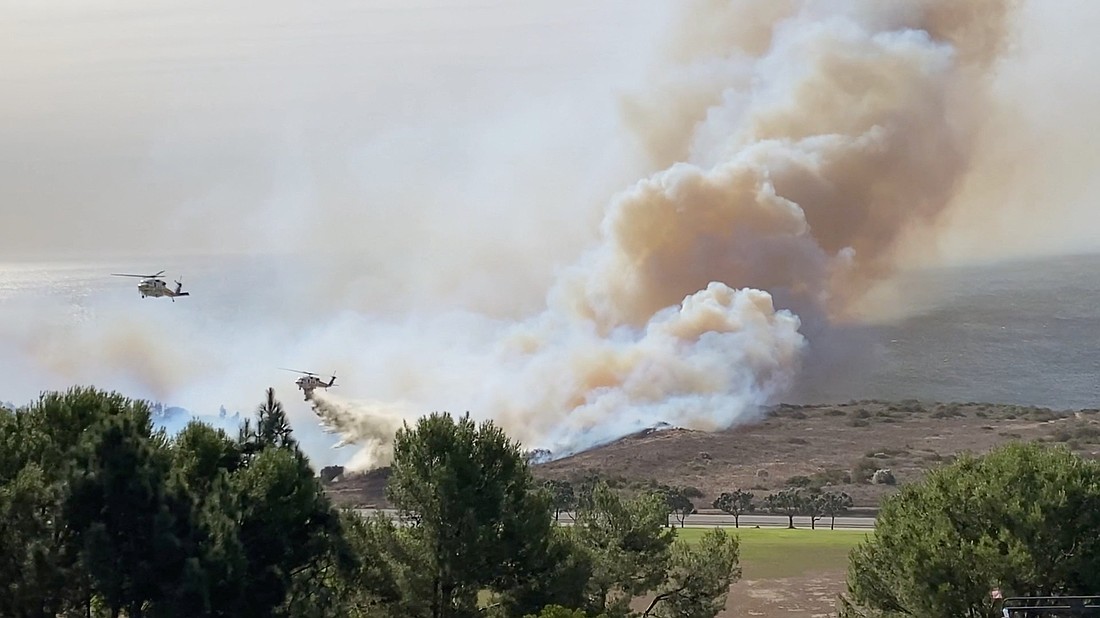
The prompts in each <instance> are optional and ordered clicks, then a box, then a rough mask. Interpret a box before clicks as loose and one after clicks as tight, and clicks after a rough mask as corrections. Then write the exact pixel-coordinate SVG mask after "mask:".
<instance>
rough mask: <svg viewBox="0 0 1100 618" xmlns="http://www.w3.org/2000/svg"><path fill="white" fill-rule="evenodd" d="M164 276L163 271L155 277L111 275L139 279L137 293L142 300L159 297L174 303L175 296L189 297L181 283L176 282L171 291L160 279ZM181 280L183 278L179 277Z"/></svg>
mask: <svg viewBox="0 0 1100 618" xmlns="http://www.w3.org/2000/svg"><path fill="white" fill-rule="evenodd" d="M163 274H164V271H163V270H162V271H160V272H159V273H157V274H155V275H129V274H123V273H111V275H112V276H114V277H140V278H141V282H140V283H138V292H140V293H141V297H142V298H146V297H149V296H151V297H153V298H159V297H161V296H167V297H168V298H171V299H172V302H176V297H177V296H190V295H191V293H190V292H184V291H183V283H181V282H179V281H176V289H175V290H174V291H173V290H172V289H171V288H169V287H168V284H166V283H165V282H164V280H162V279H161V278H160V276H161V275H163ZM180 278H181V279H182V278H183V277H180Z"/></svg>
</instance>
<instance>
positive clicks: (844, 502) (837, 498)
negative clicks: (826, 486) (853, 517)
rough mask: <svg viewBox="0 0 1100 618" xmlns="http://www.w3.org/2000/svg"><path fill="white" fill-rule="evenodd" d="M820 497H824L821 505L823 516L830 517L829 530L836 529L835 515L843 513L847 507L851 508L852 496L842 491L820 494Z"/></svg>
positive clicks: (846, 510)
mask: <svg viewBox="0 0 1100 618" xmlns="http://www.w3.org/2000/svg"><path fill="white" fill-rule="evenodd" d="M822 497H823V498H824V499H825V503H824V505H823V507H824V511H825V516H826V517H829V518H830V519H831V521H830V522H829V530H834V529H836V517H837V515H843V514H844V513H847V512H848V509H850V508H852V497H851V496H849V495H848V494H846V493H844V492H840V493H827V494H822Z"/></svg>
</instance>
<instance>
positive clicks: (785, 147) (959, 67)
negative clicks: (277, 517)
mask: <svg viewBox="0 0 1100 618" xmlns="http://www.w3.org/2000/svg"><path fill="white" fill-rule="evenodd" d="M685 15H686V16H687V17H686V19H685V21H684V23H683V31H682V32H679V33H677V37H676V39H675V41H674V44H673V47H672V50H673V52H674V53H673V56H674V57H673V60H674V62H673V64H672V66H667V67H662V68H661V70H660V73H659V75H660V76H661V79H659V80H657V83H656V84H655V85H656V86H657V88H656V89H655V92H657V93H658V94H657V95H656V96H654V97H651V98H645V97H639V98H636V99H634V100H632V101H630V102H629V104H628V106H627V111H628V118H629V120H630V121H631V122H632V124H633V126H635V127H636V128H637V130H638V131H639V132H640V135H641V137H642V138H643V142H644V143H645V144H646V145H647V147H648V148H649V150H650V154H651V156H652V158H653V160H654V161H655V162H658V163H660V164H668V167H667V168H666V169H664V170H663V171H660V172H657V173H655V174H653V175H652V176H650V177H648V178H646V179H643V180H641V181H639V182H638V183H637V184H636V185H635V186H633V187H631V188H630V189H628V190H626V191H624V192H622V193H621V194H620V195H619V196H618V197H617V198H616V199H614V200H613V201H612V203H611V204H610V206H609V207H608V209H607V211H606V214H605V216H604V218H603V222H602V224H601V228H600V231H601V239H602V240H601V242H600V244H599V245H598V246H597V247H595V248H594V249H593V250H592V251H591V252H590V253H589V254H588V255H586V256H584V257H583V258H582V259H581V260H579V261H578V262H577V263H575V264H574V265H573V267H572V268H571V269H570V270H569V271H568V272H567V273H565V274H564V275H563V276H562V277H561V279H560V280H559V282H558V284H557V285H556V286H555V287H554V289H553V290H551V293H550V294H549V302H548V308H547V310H546V312H545V313H543V314H542V315H540V316H538V317H537V318H535V319H532V320H529V321H527V322H524V323H521V324H518V325H515V326H513V327H511V328H508V329H506V331H507V332H506V334H505V336H503V337H502V338H501V339H500V343H499V345H498V347H497V348H496V349H495V350H494V352H493V353H492V354H491V355H490V358H489V359H485V366H486V367H489V368H491V369H489V370H488V372H487V373H486V375H484V376H483V377H482V380H481V382H480V383H479V384H477V385H472V386H471V388H470V392H469V393H468V395H469V396H468V397H467V398H465V399H462V401H465V402H469V406H470V408H471V409H473V410H477V411H478V412H479V413H480V414H484V415H486V416H489V417H492V418H495V419H497V420H498V421H499V422H501V423H502V424H503V425H504V426H505V428H506V429H507V430H508V431H509V432H511V433H512V434H513V435H515V436H517V437H519V438H520V439H521V440H523V441H524V442H525V443H526V444H527V445H528V446H530V447H537V448H548V449H550V450H552V451H554V452H555V454H558V455H561V454H565V453H569V452H574V451H577V450H581V449H584V448H587V447H591V446H593V445H596V444H599V443H601V442H605V441H607V440H611V439H614V438H616V437H619V436H622V435H624V434H626V433H628V432H630V431H635V430H638V429H642V428H644V427H646V426H651V425H653V424H656V423H658V422H662V421H663V422H668V423H672V424H675V425H679V426H684V427H689V428H699V429H717V428H721V427H727V426H729V425H731V424H733V423H736V422H738V421H743V420H746V419H750V418H752V417H753V415H754V414H757V413H758V412H759V410H760V408H761V406H762V405H764V404H767V403H769V402H770V401H773V400H774V399H775V398H776V397H777V396H780V395H781V394H782V393H784V392H785V390H786V389H788V388H789V387H790V386H791V384H792V381H793V380H794V379H795V376H796V372H797V370H798V364H799V358H800V353H801V352H802V350H803V348H804V346H805V345H806V340H805V339H804V338H803V335H802V334H800V333H799V329H800V326H803V327H809V326H811V325H812V326H813V328H820V327H821V326H820V325H822V324H826V323H827V322H828V320H829V319H830V318H834V317H836V316H840V315H843V314H845V313H846V312H848V311H850V310H851V309H852V308H853V307H855V306H857V303H858V301H859V300H860V297H861V294H863V293H864V292H866V291H867V290H868V289H869V288H870V287H871V286H872V285H873V284H874V283H876V282H877V281H880V280H881V279H882V278H883V277H886V276H888V275H889V274H890V273H891V272H892V270H893V268H894V264H895V261H896V259H897V257H898V256H897V249H898V246H899V243H900V242H902V241H903V240H904V239H906V238H907V236H908V235H910V234H919V233H922V232H924V231H926V230H928V229H931V228H934V227H935V225H936V223H937V220H938V218H939V217H940V215H941V214H943V213H944V212H945V211H946V210H947V209H948V207H949V206H950V205H951V200H952V197H953V195H954V194H955V192H956V190H957V187H958V185H959V184H960V181H961V180H962V179H963V178H964V177H965V174H966V172H967V170H968V162H969V161H970V159H971V157H972V155H973V152H972V151H973V149H974V144H975V141H976V140H975V136H976V135H977V133H978V130H979V129H980V126H981V123H980V120H981V118H982V114H983V112H984V108H985V106H986V105H987V104H988V99H987V96H986V88H987V81H988V79H989V72H990V68H991V65H992V62H993V60H994V59H995V58H996V53H997V52H998V50H999V48H1000V46H1001V44H1002V41H1003V39H1004V35H1005V30H1006V24H1007V17H1008V9H1007V4H1006V3H1005V2H1000V1H998V0H989V1H974V2H966V3H960V2H957V1H955V0H928V1H924V2H916V1H909V0H906V1H901V0H898V1H880V0H875V1H869V0H868V1H865V0H852V1H849V2H835V1H830V2H811V1H806V2H794V1H788V2H774V3H773V2H767V3H765V2H755V3H748V2H718V1H716V0H701V1H699V2H695V3H693V5H692V6H689V7H687V10H686V11H685ZM745 24H751V26H752V27H747V26H745ZM761 290H766V291H761ZM773 298H774V299H775V301H774V302H775V303H777V304H778V305H779V306H780V307H783V308H785V309H783V310H776V307H775V306H773ZM788 310H789V311H788ZM792 312H793V313H792ZM796 315H800V316H802V317H803V320H804V321H805V322H806V324H801V323H800V319H799V318H798V317H796ZM807 332H809V333H811V334H812V330H809V331H807ZM425 411H426V410H425ZM352 414H353V411H352V410H344V416H348V415H352ZM354 414H357V415H358V417H357V418H358V420H359V421H361V424H360V425H356V427H358V428H359V429H361V430H362V431H363V436H364V438H367V437H369V439H371V440H377V439H378V436H381V435H389V434H387V430H386V428H385V423H386V422H388V421H385V420H381V418H382V417H376V416H374V415H373V413H371V412H369V411H364V412H362V413H358V412H354ZM322 416H324V413H322ZM376 418H378V419H379V422H377V423H376V422H375V420H374V419H376ZM351 426H352V424H351V423H344V424H342V426H341V429H340V432H341V434H342V435H344V436H345V439H346V440H350V441H356V440H357V438H356V435H355V432H356V431H357V430H358V429H349V427H351Z"/></svg>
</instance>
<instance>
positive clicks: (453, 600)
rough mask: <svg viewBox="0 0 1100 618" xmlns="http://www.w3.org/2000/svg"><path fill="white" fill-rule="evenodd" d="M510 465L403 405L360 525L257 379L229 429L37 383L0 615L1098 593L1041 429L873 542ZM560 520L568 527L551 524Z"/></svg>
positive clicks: (751, 504)
mask: <svg viewBox="0 0 1100 618" xmlns="http://www.w3.org/2000/svg"><path fill="white" fill-rule="evenodd" d="M795 412H798V411H797V410H795ZM856 420H865V419H862V418H856ZM1088 433H1089V432H1088V431H1080V430H1079V429H1078V430H1075V433H1074V434H1073V436H1072V437H1073V438H1075V439H1080V440H1084V439H1088V438H1089V437H1090V436H1088V435H1086V434H1088ZM530 455H531V454H530V453H524V452H523V451H521V449H520V446H519V445H518V444H517V443H515V442H513V441H512V440H511V439H509V437H508V436H507V435H505V434H504V433H503V432H502V431H501V430H500V429H499V428H498V427H496V426H495V425H494V424H492V423H489V422H486V423H475V422H473V421H471V420H470V419H469V417H468V416H465V417H459V418H455V417H452V416H450V415H447V414H432V415H429V416H426V417H423V418H421V419H419V420H418V421H417V422H416V423H415V424H412V425H410V426H406V427H405V428H404V429H402V430H401V431H399V432H398V434H397V436H396V439H395V442H394V463H393V465H392V467H391V470H390V477H389V479H388V482H387V485H386V492H387V497H388V500H389V502H390V503H391V504H392V505H394V506H395V507H396V508H397V509H398V510H399V511H400V512H401V515H402V518H401V521H394V520H392V519H388V518H386V517H384V516H383V515H381V514H378V515H375V516H373V517H370V518H366V517H363V516H361V515H359V514H357V513H355V512H353V511H348V510H339V509H337V508H335V507H334V506H333V504H332V503H331V501H330V498H329V497H328V496H327V495H326V493H325V490H324V482H326V481H332V480H333V479H335V478H337V477H339V476H340V474H341V472H342V471H341V470H339V469H338V468H325V469H322V470H321V471H320V475H317V474H316V473H315V472H314V469H313V467H312V466H311V465H310V462H309V460H308V459H307V458H306V456H305V455H304V454H303V453H302V451H301V449H300V448H299V446H298V444H297V442H296V440H295V438H294V435H293V432H292V430H291V428H290V426H289V424H288V422H287V419H286V415H285V413H284V412H283V408H282V405H281V404H280V402H279V401H278V400H277V399H276V398H275V394H274V392H273V391H272V390H270V389H269V390H268V392H267V393H266V397H265V398H264V399H263V400H262V401H261V403H260V405H259V406H258V407H257V409H256V412H255V415H254V417H253V418H250V419H248V420H247V421H246V422H245V423H244V424H243V425H242V427H241V429H240V431H239V432H238V434H237V435H234V436H231V435H228V434H226V433H225V432H223V431H221V430H217V429H214V428H211V427H209V426H207V425H203V424H201V423H199V422H192V423H191V424H190V425H188V426H187V427H186V428H184V429H183V430H182V431H181V432H180V433H178V434H176V435H174V436H168V435H166V434H165V433H164V432H161V431H155V430H154V429H153V425H152V422H151V416H150V408H149V405H148V404H147V403H146V402H142V401H136V400H131V399H127V398H125V397H124V396H122V395H119V394H117V393H107V392H103V391H98V390H95V389H91V388H74V389H71V390H69V391H66V392H59V393H58V392H55V393H46V394H44V395H43V396H42V397H40V398H39V399H38V400H37V401H35V402H33V403H31V404H30V405H27V406H25V407H22V408H19V409H15V410H10V409H0V582H2V586H0V615H2V616H12V617H16V618H22V617H34V618H41V617H47V616H83V617H87V618H99V617H103V616H109V617H111V618H116V617H122V616H125V617H126V618H139V617H165V618H168V617H176V616H188V617H196V616H244V617H250V616H256V617H259V616H280V617H286V618H291V617H294V618H298V617H301V618H312V617H318V618H320V617H323V616H348V617H353V618H354V617H362V618H366V617H372V618H399V617H400V618H421V617H422V618H445V617H446V618H473V617H474V616H479V617H480V616H485V617H489V618H532V617H537V618H595V617H603V618H627V617H635V618H641V617H653V618H714V617H715V616H717V615H718V614H719V613H720V612H721V611H723V609H724V608H725V605H726V601H727V595H728V593H729V591H730V587H731V585H735V584H736V583H737V582H738V581H739V580H740V579H741V578H742V575H743V569H744V571H745V572H747V573H748V574H749V575H751V577H753V578H767V577H789V576H792V575H797V574H799V573H802V572H805V571H813V570H815V569H824V568H827V567H828V566H830V565H835V564H837V563H841V564H843V563H845V562H847V563H848V567H849V572H848V586H847V591H846V592H845V594H844V595H843V596H842V597H841V599H840V611H841V612H842V615H843V616H845V617H855V616H868V617H870V616H875V617H879V618H887V617H894V616H903V615H952V616H985V615H989V614H990V612H991V611H992V608H991V603H990V599H989V592H990V590H991V589H993V588H999V589H1001V590H1002V591H1004V593H1005V594H1006V596H1007V595H1025V594H1093V593H1097V592H1100V463H1097V462H1094V461H1089V460H1086V459H1083V458H1081V457H1080V456H1078V455H1076V454H1074V453H1073V452H1071V451H1070V450H1069V449H1068V448H1066V447H1065V446H1054V445H1051V444H1049V442H1041V441H1036V442H1032V443H1029V444H1012V445H1009V446H1005V447H1000V448H997V449H995V450H994V451H992V452H991V453H989V454H987V455H984V456H980V457H979V456H972V455H960V456H958V457H957V458H954V460H953V461H951V462H941V463H940V464H939V465H938V467H937V468H935V469H934V470H933V471H932V472H931V473H929V474H928V475H927V476H926V477H925V478H923V479H922V480H920V481H918V482H914V483H909V484H904V486H902V487H900V490H899V491H898V493H897V494H896V495H894V496H892V497H889V498H887V499H886V500H885V501H884V503H883V507H882V511H881V513H880V516H879V519H878V522H877V529H876V531H875V532H873V533H868V532H854V531H834V532H829V531H818V532H814V531H811V530H807V529H799V530H795V529H788V530H758V529H753V528H747V529H746V528H742V529H741V530H733V529H711V530H705V529H699V528H684V527H683V525H684V524H685V523H689V522H690V516H691V513H693V512H695V511H696V502H697V501H700V500H703V499H704V498H702V493H701V492H700V491H699V490H697V489H694V488H692V487H690V486H670V485H660V484H655V485H654V486H650V487H645V488H638V487H635V488H622V487H619V488H615V487H612V486H611V485H610V484H609V483H607V482H606V480H604V479H601V478H600V477H598V476H595V475H590V476H589V477H586V478H582V479H580V480H579V481H578V482H570V481H565V480H561V479H550V480H538V479H536V478H535V477H534V476H533V473H532V466H531V464H530ZM896 456H897V453H896V452H894V451H890V450H889V449H876V450H875V451H872V452H869V453H868V454H867V455H866V456H865V459H867V460H869V461H872V462H875V463H874V468H875V469H874V470H873V471H871V467H872V466H870V465H868V466H866V467H865V468H864V470H866V471H867V472H869V476H870V477H871V479H872V482H879V483H892V482H894V481H893V480H892V477H891V479H888V478H887V477H886V474H885V473H889V469H887V468H883V467H881V466H880V464H879V463H878V462H881V461H885V460H889V459H890V458H893V457H896ZM876 476H877V477H880V478H879V479H878V480H874V477H876ZM831 483H832V480H830V477H829V476H828V475H818V476H814V475H795V476H791V477H789V478H787V480H786V481H785V482H784V483H783V487H782V488H778V489H775V490H773V491H771V492H769V493H758V492H754V491H752V490H751V488H749V489H742V488H736V487H734V488H729V489H727V490H725V491H723V492H721V493H719V494H717V497H716V498H714V499H713V500H708V502H709V503H710V504H711V505H712V506H713V507H714V508H717V509H720V510H722V511H725V512H727V513H730V514H731V515H733V516H734V517H737V518H740V517H742V516H744V515H746V514H749V513H753V512H769V513H778V514H782V515H788V516H789V517H791V519H790V520H789V521H790V524H791V527H792V528H793V524H794V520H793V517H794V516H795V515H809V516H810V517H811V527H813V528H817V527H824V524H825V523H826V522H829V523H830V527H831V520H832V519H833V518H834V517H835V516H837V515H839V514H842V513H844V512H845V510H846V509H848V508H849V507H850V506H851V504H852V500H851V497H850V496H848V495H847V494H845V493H844V492H841V491H837V490H836V489H835V488H834V487H833V485H832V484H831ZM563 512H568V513H571V514H572V515H573V521H572V524H573V525H569V526H558V525H555V519H556V517H557V516H558V515H560V514H561V513H563ZM849 556H850V561H849V560H848V558H849Z"/></svg>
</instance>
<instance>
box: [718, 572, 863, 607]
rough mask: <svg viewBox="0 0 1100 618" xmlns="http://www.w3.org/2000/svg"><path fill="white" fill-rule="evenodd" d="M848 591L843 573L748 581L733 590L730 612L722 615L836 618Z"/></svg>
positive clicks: (731, 592)
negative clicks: (840, 597) (839, 600)
mask: <svg viewBox="0 0 1100 618" xmlns="http://www.w3.org/2000/svg"><path fill="white" fill-rule="evenodd" d="M844 589H845V588H844V573H843V572H842V571H838V572H836V573H815V574H813V575H807V576H803V577H787V578H783V579H767V580H744V581H740V582H737V583H736V584H734V585H733V586H731V587H730V595H729V599H728V600H727V601H726V609H725V610H724V611H723V612H722V613H720V614H718V616H719V618H734V617H735V616H738V617H739V616H761V617H764V618H772V617H777V616H786V617H788V618H818V617H821V618H824V617H825V616H835V615H836V599H837V596H838V595H839V594H841V593H842V592H844Z"/></svg>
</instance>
